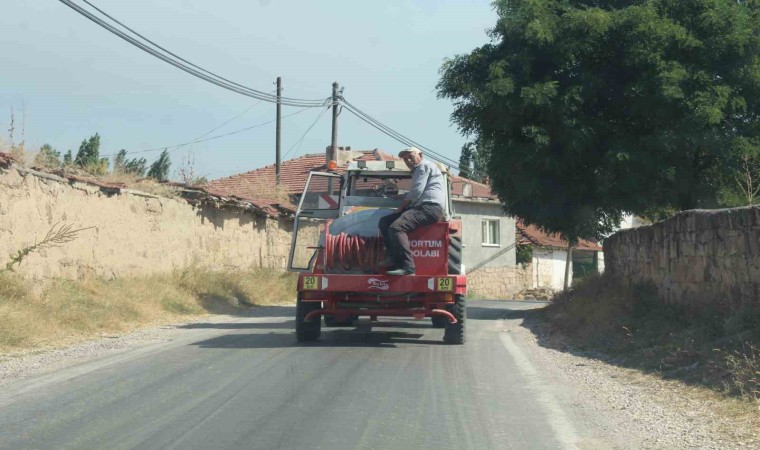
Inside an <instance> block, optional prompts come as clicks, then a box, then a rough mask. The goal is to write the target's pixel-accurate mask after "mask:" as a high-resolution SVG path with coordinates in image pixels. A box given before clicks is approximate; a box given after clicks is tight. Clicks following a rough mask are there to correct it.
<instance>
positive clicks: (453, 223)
mask: <svg viewBox="0 0 760 450" xmlns="http://www.w3.org/2000/svg"><path fill="white" fill-rule="evenodd" d="M444 177H445V178H446V181H447V183H446V185H447V186H450V182H449V179H448V174H447V173H444ZM410 186H411V172H410V171H409V169H408V168H407V167H406V165H405V164H404V163H403V162H401V161H358V162H351V163H350V164H349V166H348V168H347V169H346V170H345V172H344V173H343V174H339V173H336V172H311V173H310V174H309V177H308V179H307V182H306V187H305V188H304V192H303V195H302V196H301V199H300V202H299V204H298V210H297V211H296V216H295V224H294V229H293V239H292V243H291V249H290V257H289V261H288V269H289V270H290V271H295V272H300V274H299V276H298V298H297V305H296V338H297V339H298V341H299V342H307V341H314V340H317V339H319V337H320V335H321V329H322V318H323V317H324V322H325V326H352V325H353V324H354V322H355V321H356V320H357V318H359V317H361V316H365V317H367V316H368V317H370V318H371V320H373V321H375V320H377V318H378V317H414V318H415V319H423V318H425V317H430V318H431V320H432V324H433V326H434V327H438V328H445V331H444V336H443V341H444V342H445V343H447V344H463V343H464V340H465V319H466V312H465V294H466V292H467V283H466V277H465V276H464V273H463V266H462V224H461V221H460V220H458V219H454V218H451V214H452V211H451V198H450V195H449V193H450V190H449V192H447V205H446V208H445V209H446V211H444V213H445V219H446V220H445V221H443V222H439V223H435V224H432V225H429V226H426V227H422V228H420V229H418V230H416V231H414V232H413V233H411V234H410V235H409V241H410V244H411V249H412V253H413V256H414V261H415V265H416V273H415V274H414V275H406V276H389V275H386V273H385V269H382V268H381V267H379V262H380V261H382V259H383V258H384V254H383V253H384V251H383V248H384V246H383V242H382V237H380V233H379V230H378V228H377V226H378V221H379V220H380V218H381V217H383V216H385V215H387V214H390V213H391V212H393V210H394V209H395V208H397V207H398V206H399V205H401V203H402V194H403V192H404V189H405V188H407V189H408V188H409V187H410Z"/></svg>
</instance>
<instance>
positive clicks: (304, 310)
mask: <svg viewBox="0 0 760 450" xmlns="http://www.w3.org/2000/svg"><path fill="white" fill-rule="evenodd" d="M321 307H322V304H321V303H319V302H304V301H303V299H302V298H301V293H300V292H299V293H298V298H297V300H296V340H297V341H298V342H311V341H316V340H317V339H319V336H320V335H321V334H322V320H321V319H320V318H319V317H315V318H313V319H311V321H310V322H306V321H305V320H304V319H305V318H306V315H307V314H309V313H310V312H312V311H315V310H317V309H320V308H321Z"/></svg>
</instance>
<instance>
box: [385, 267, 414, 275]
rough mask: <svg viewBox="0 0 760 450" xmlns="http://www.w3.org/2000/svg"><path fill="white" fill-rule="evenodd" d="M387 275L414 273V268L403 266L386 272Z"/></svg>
mask: <svg viewBox="0 0 760 450" xmlns="http://www.w3.org/2000/svg"><path fill="white" fill-rule="evenodd" d="M386 275H394V276H396V275H414V269H410V268H401V269H396V270H389V271H388V272H386Z"/></svg>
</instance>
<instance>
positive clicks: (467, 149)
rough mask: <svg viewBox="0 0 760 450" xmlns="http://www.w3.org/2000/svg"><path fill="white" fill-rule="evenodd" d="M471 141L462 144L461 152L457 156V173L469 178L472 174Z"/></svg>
mask: <svg viewBox="0 0 760 450" xmlns="http://www.w3.org/2000/svg"><path fill="white" fill-rule="evenodd" d="M472 158H473V151H472V142H467V143H466V144H464V145H463V146H462V154H461V155H460V156H459V175H461V176H463V177H465V178H470V176H471V175H472Z"/></svg>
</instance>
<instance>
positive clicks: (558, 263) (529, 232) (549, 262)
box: [517, 220, 604, 291]
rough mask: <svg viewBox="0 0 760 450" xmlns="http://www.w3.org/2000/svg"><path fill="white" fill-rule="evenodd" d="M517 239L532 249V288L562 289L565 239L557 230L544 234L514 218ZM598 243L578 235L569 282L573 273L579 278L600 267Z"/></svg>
mask: <svg viewBox="0 0 760 450" xmlns="http://www.w3.org/2000/svg"><path fill="white" fill-rule="evenodd" d="M517 243H518V245H520V246H528V247H529V248H531V249H532V259H531V264H530V266H531V282H530V286H531V287H532V288H549V289H552V290H555V291H557V290H562V289H563V287H564V283H565V266H566V261H567V247H568V243H567V241H566V240H564V239H562V238H561V237H560V236H559V235H557V234H547V233H545V232H543V231H541V230H540V229H539V228H538V227H536V226H534V225H526V224H525V223H523V222H522V221H521V220H518V221H517ZM603 263H604V261H603V257H602V247H601V246H600V245H599V244H598V243H596V242H593V241H588V240H585V239H581V240H579V241H578V243H577V244H576V245H575V246H574V247H573V251H572V264H571V265H570V276H569V280H570V281H569V283H568V284H572V280H573V276H575V277H576V278H582V277H584V276H587V275H588V274H590V273H593V272H601V270H602V268H603Z"/></svg>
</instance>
